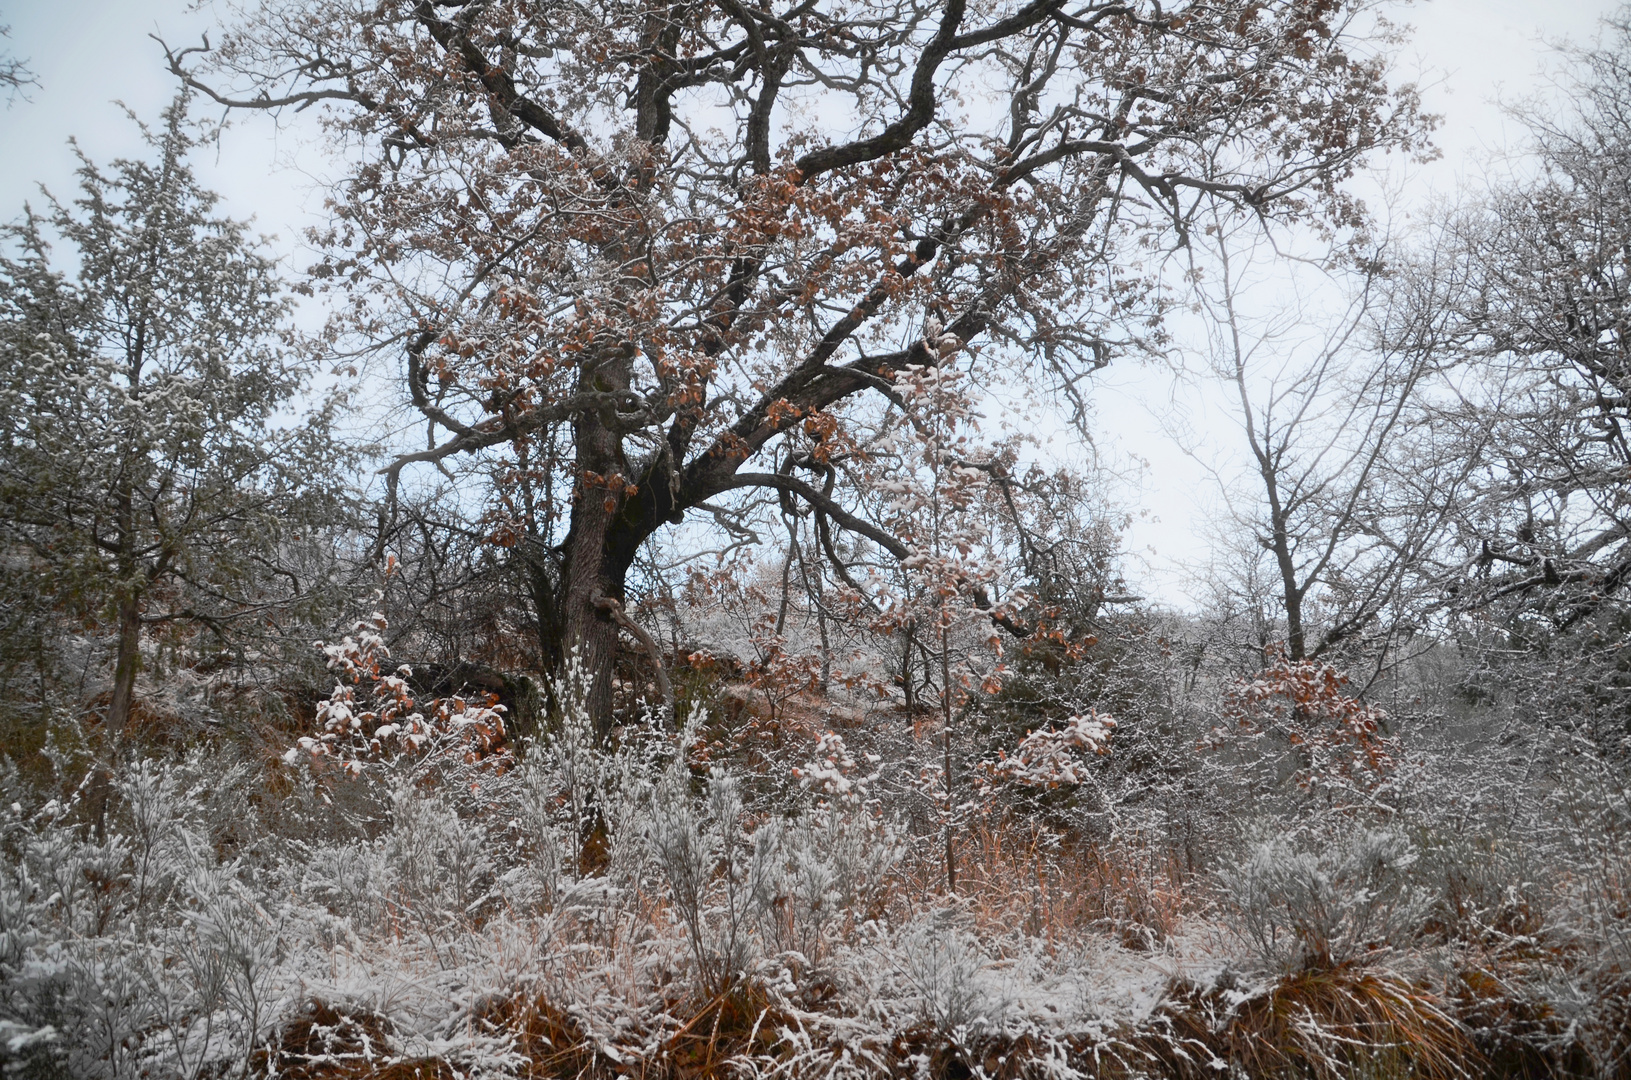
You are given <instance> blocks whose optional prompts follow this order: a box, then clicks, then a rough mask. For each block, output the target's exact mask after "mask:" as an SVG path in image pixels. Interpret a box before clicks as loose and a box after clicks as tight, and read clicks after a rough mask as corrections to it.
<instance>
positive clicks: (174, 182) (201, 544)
mask: <svg viewBox="0 0 1631 1080" xmlns="http://www.w3.org/2000/svg"><path fill="white" fill-rule="evenodd" d="M143 134H144V137H145V139H146V141H147V145H148V146H149V147H150V149H151V151H152V155H151V159H150V160H123V159H121V160H117V161H115V162H113V163H112V165H111V166H108V167H105V168H104V167H101V166H98V165H97V164H95V163H93V162H92V161H91V160H90V159H89V158H87V157H85V156H84V155H83V154H81V155H80V162H81V164H80V169H79V192H78V197H77V198H75V199H74V200H73V201H72V202H71V203H66V204H64V203H61V202H58V201H57V200H55V199H51V201H50V210H49V213H47V214H44V215H41V214H37V213H35V212H34V211H33V210H32V209H29V210H28V211H26V212H25V214H24V217H23V218H22V220H21V221H20V222H19V223H17V224H15V225H13V226H10V227H9V228H8V229H7V230H6V235H7V237H8V239H9V240H10V241H11V244H10V248H11V250H10V251H9V252H7V253H6V254H5V255H4V256H3V257H0V575H3V578H4V582H3V583H4V584H5V585H6V586H7V588H8V597H9V598H10V603H9V604H8V607H7V611H6V617H5V620H4V625H3V627H0V629H3V630H4V631H5V639H6V640H5V644H4V646H3V648H0V653H3V655H0V661H3V663H0V667H3V668H5V669H6V671H7V672H9V673H11V675H12V676H13V681H15V676H16V675H17V673H18V669H19V668H24V667H29V666H32V667H33V668H34V669H36V675H37V678H39V679H44V678H45V677H46V672H45V671H44V670H43V668H44V667H45V666H47V665H44V664H43V663H42V662H41V661H42V658H44V657H45V656H46V653H47V649H46V646H45V642H46V641H47V640H48V639H50V638H53V637H55V638H59V639H74V640H77V641H78V642H79V643H80V645H81V646H84V645H85V644H86V643H90V644H91V646H92V647H91V648H90V649H89V651H88V653H87V655H85V656H84V657H82V659H83V660H84V665H83V666H84V668H86V669H88V670H95V669H96V668H97V667H98V666H99V664H100V662H101V657H100V656H99V655H98V654H99V650H98V649H97V648H96V647H95V645H96V644H97V643H100V642H105V641H106V639H107V636H108V635H109V633H110V632H111V633H113V634H115V635H117V640H118V653H119V660H118V665H117V672H116V686H115V688H114V696H115V706H114V710H115V711H117V710H118V709H119V708H120V703H119V693H120V689H121V686H122V687H123V688H124V689H125V690H126V700H125V701H124V703H123V709H124V715H121V716H117V717H110V723H113V724H115V725H118V724H122V723H123V721H124V719H125V717H126V716H128V714H129V707H130V703H129V697H130V695H129V689H130V688H131V686H133V680H134V678H135V675H136V672H137V671H139V670H140V669H141V668H142V667H143V666H144V665H145V664H148V663H150V662H151V661H152V659H154V658H168V659H169V660H170V661H171V662H173V663H175V664H177V665H180V664H187V665H196V664H199V663H200V662H203V663H205V664H206V665H208V664H211V663H213V664H215V665H217V666H219V664H220V663H221V662H223V660H224V659H225V658H229V657H232V656H238V657H240V658H241V657H242V656H243V654H244V653H245V652H246V651H248V650H251V649H255V648H256V647H257V644H258V643H257V639H261V638H264V637H266V636H267V634H268V632H269V631H270V632H273V633H275V632H276V631H277V630H278V629H279V628H280V626H281V625H282V624H283V623H284V622H285V621H286V620H287V618H288V617H289V616H290V615H291V614H296V613H299V612H300V611H302V610H305V609H309V605H310V604H311V603H313V602H314V601H317V600H319V599H321V598H322V596H323V588H322V586H323V584H324V582H325V581H326V580H327V579H328V577H329V572H330V570H331V568H332V564H333V556H332V554H331V553H330V552H329V551H326V550H325V546H326V545H325V544H324V543H323V542H322V539H321V538H322V537H323V536H324V535H327V534H328V531H329V530H331V529H332V527H333V526H335V525H337V524H339V523H340V521H341V520H342V519H343V517H344V516H345V508H346V504H347V498H346V495H345V492H344V488H343V486H342V484H341V482H340V481H339V480H337V479H335V477H336V475H337V468H338V467H339V466H342V465H344V464H345V463H346V460H347V457H348V454H347V452H346V451H345V450H344V449H343V448H341V447H340V446H339V445H338V443H337V441H336V438H335V434H334V430H333V425H334V420H335V410H336V408H337V406H338V403H339V402H338V400H337V398H335V397H332V396H331V397H328V398H325V399H318V398H315V397H314V396H313V393H312V388H311V379H312V375H313V370H312V365H311V363H310V361H309V360H306V359H303V358H302V357H301V356H300V355H299V354H298V352H297V351H296V349H295V348H294V345H295V338H294V336H293V334H292V331H291V330H290V314H291V312H290V304H289V301H288V298H287V296H286V295H285V291H284V287H283V285H282V283H281V281H280V280H279V278H278V275H277V268H276V266H275V264H274V263H273V262H272V260H271V259H269V258H268V257H267V256H266V255H265V254H264V253H262V251H261V250H260V248H259V246H258V245H257V244H256V243H255V242H254V241H253V240H252V239H251V237H250V236H249V234H248V232H247V229H246V226H245V225H244V224H243V223H240V222H236V221H232V220H230V219H227V218H223V217H220V216H218V215H216V214H215V213H214V207H215V203H216V201H217V198H216V196H215V195H213V194H212V193H210V192H208V191H206V190H204V189H203V188H202V187H200V186H199V184H198V181H197V178H196V177H195V176H194V175H193V172H192V170H191V169H190V168H189V166H188V164H187V156H188V154H189V152H190V151H192V150H193V149H194V148H195V147H196V146H197V145H199V143H200V142H201V141H202V140H203V138H205V137H206V136H207V132H199V131H198V130H197V129H195V128H194V126H193V125H192V124H190V122H189V121H188V118H187V101H186V99H185V97H183V98H180V99H178V100H177V101H176V102H175V103H174V104H172V105H171V106H170V108H169V109H167V110H166V112H165V113H164V116H163V125H162V127H161V128H160V129H158V130H148V129H147V128H146V127H143ZM52 239H55V240H56V241H57V242H58V243H59V244H60V246H61V247H62V248H63V249H65V251H66V254H67V255H68V260H67V261H68V262H69V263H70V264H72V265H73V266H75V267H76V268H77V270H76V272H75V273H74V275H73V276H71V277H70V276H69V275H68V274H67V273H65V272H64V271H62V270H60V269H58V266H57V264H56V262H55V261H54V259H53V252H52ZM24 583H26V585H25V584H24ZM200 631H207V632H208V636H207V637H201V636H200ZM61 651H62V650H61V649H60V648H59V650H58V652H59V653H60V652H61ZM80 651H81V652H85V651H86V649H85V648H83V647H82V648H81V649H80ZM3 677H6V676H3V675H0V678H3ZM92 689H94V684H93V686H92Z"/></svg>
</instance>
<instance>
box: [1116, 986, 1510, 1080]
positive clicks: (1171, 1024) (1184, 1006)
mask: <svg viewBox="0 0 1631 1080" xmlns="http://www.w3.org/2000/svg"><path fill="white" fill-rule="evenodd" d="M1132 1041H1133V1043H1134V1045H1136V1046H1138V1047H1139V1048H1140V1049H1141V1050H1143V1051H1144V1052H1145V1053H1146V1054H1147V1055H1148V1056H1149V1057H1151V1058H1153V1059H1155V1060H1158V1061H1159V1062H1160V1063H1161V1065H1162V1069H1161V1071H1162V1072H1163V1073H1164V1074H1165V1075H1169V1076H1174V1077H1182V1078H1190V1077H1197V1078H1198V1077H1202V1076H1206V1077H1213V1076H1217V1075H1220V1074H1223V1073H1224V1072H1225V1070H1232V1071H1233V1072H1234V1073H1236V1074H1244V1075H1246V1076H1250V1077H1254V1078H1258V1077H1261V1078H1271V1077H1298V1078H1309V1080H1352V1078H1355V1077H1378V1078H1381V1077H1405V1076H1408V1077H1420V1078H1424V1080H1452V1078H1460V1077H1472V1076H1482V1075H1485V1066H1486V1061H1485V1059H1484V1057H1483V1055H1482V1054H1481V1053H1480V1052H1479V1050H1478V1048H1477V1047H1476V1046H1475V1045H1474V1044H1473V1043H1472V1041H1471V1040H1470V1039H1469V1038H1468V1036H1467V1034H1466V1032H1465V1031H1464V1030H1463V1029H1462V1027H1461V1025H1460V1024H1458V1023H1457V1022H1456V1021H1455V1019H1454V1018H1452V1017H1451V1016H1450V1015H1449V1014H1448V1013H1446V1012H1445V1011H1444V1009H1443V1008H1442V1006H1441V1004H1440V1002H1439V1000H1438V999H1437V998H1436V997H1435V996H1434V995H1432V994H1430V993H1428V992H1426V991H1425V990H1423V989H1421V988H1420V987H1417V986H1413V985H1411V984H1410V983H1407V982H1405V981H1404V980H1402V979H1400V978H1399V977H1397V976H1395V975H1391V974H1387V973H1381V972H1375V971H1368V970H1365V969H1363V968H1359V967H1356V966H1342V967H1338V968H1335V969H1333V970H1329V971H1307V972H1300V973H1298V974H1296V975H1292V976H1288V977H1286V978H1284V979H1281V980H1279V981H1278V982H1276V983H1274V984H1273V985H1272V986H1270V987H1267V988H1265V989H1262V990H1258V991H1255V992H1245V991H1242V990H1239V989H1237V988H1235V987H1231V986H1228V985H1218V986H1213V987H1208V988H1200V987H1195V986H1188V987H1180V988H1178V990H1177V992H1176V993H1175V995H1174V997H1173V999H1172V1000H1171V1001H1170V1002H1169V1003H1168V1004H1167V1005H1165V1006H1163V1008H1162V1009H1161V1010H1160V1012H1159V1013H1158V1014H1157V1016H1156V1017H1155V1018H1154V1021H1153V1024H1152V1030H1149V1031H1148V1032H1146V1033H1141V1034H1140V1035H1139V1036H1137V1037H1136V1038H1135V1039H1134V1040H1132Z"/></svg>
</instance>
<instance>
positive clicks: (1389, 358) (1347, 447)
mask: <svg viewBox="0 0 1631 1080" xmlns="http://www.w3.org/2000/svg"><path fill="white" fill-rule="evenodd" d="M1209 235H1211V236H1213V237H1214V238H1215V239H1216V244H1215V247H1214V249H1213V251H1214V254H1215V259H1214V260H1213V265H1212V266H1211V267H1209V268H1207V270H1209V271H1210V272H1203V271H1202V270H1201V269H1200V268H1199V267H1197V269H1196V272H1195V277H1196V279H1197V286H1196V293H1197V296H1198V297H1199V298H1200V304H1201V308H1202V311H1203V313H1204V315H1205V316H1206V319H1207V322H1206V329H1207V334H1208V339H1209V342H1210V352H1211V356H1210V362H1211V366H1212V369H1213V373H1214V374H1215V376H1216V377H1217V378H1218V379H1219V380H1221V381H1222V382H1223V383H1224V385H1226V386H1227V387H1228V392H1229V394H1230V396H1231V397H1232V398H1233V400H1234V411H1235V417H1236V419H1237V420H1238V422H1239V425H1240V432H1241V435H1242V436H1243V438H1244V442H1245V449H1246V450H1247V451H1248V452H1249V454H1250V470H1251V480H1250V481H1248V482H1247V483H1246V484H1245V485H1244V488H1245V490H1246V491H1247V492H1248V493H1249V494H1247V495H1246V496H1245V503H1246V506H1245V508H1243V509H1238V510H1237V511H1236V513H1237V516H1238V520H1239V522H1240V524H1241V525H1242V527H1243V528H1244V529H1245V530H1246V534H1247V547H1248V549H1249V550H1247V551H1246V552H1245V553H1244V554H1243V555H1242V556H1241V559H1240V562H1241V564H1242V566H1241V568H1240V571H1239V573H1240V577H1239V580H1238V584H1237V587H1236V591H1237V592H1240V593H1241V596H1240V599H1242V600H1244V601H1245V602H1246V606H1247V607H1248V608H1250V607H1253V606H1255V605H1257V604H1260V603H1262V602H1264V601H1267V602H1269V603H1271V604H1272V605H1273V610H1274V612H1275V614H1274V615H1273V616H1272V617H1271V618H1269V619H1268V620H1267V621H1265V619H1264V618H1263V617H1262V616H1257V617H1255V618H1254V619H1253V620H1252V625H1253V626H1254V627H1255V631H1256V637H1257V638H1258V639H1259V640H1258V642H1257V644H1258V645H1259V647H1260V648H1261V647H1262V646H1264V645H1268V644H1269V643H1270V642H1269V641H1268V640H1267V639H1268V636H1269V635H1270V634H1271V633H1272V631H1271V627H1277V628H1279V630H1280V632H1283V647H1284V651H1285V657H1286V659H1288V660H1290V661H1292V662H1294V663H1295V662H1299V661H1303V660H1314V659H1320V658H1323V657H1327V656H1329V655H1330V654H1332V653H1333V652H1336V651H1338V650H1341V649H1344V648H1345V647H1347V648H1350V650H1353V649H1357V650H1358V651H1359V652H1363V653H1366V654H1367V658H1368V659H1373V660H1375V661H1376V662H1377V664H1378V666H1379V667H1380V665H1381V664H1382V663H1384V662H1385V660H1386V658H1387V656H1388V653H1389V649H1390V646H1391V645H1392V644H1393V642H1394V640H1395V638H1396V637H1397V636H1398V635H1399V634H1401V633H1404V634H1408V633H1409V632H1410V630H1411V629H1412V628H1413V626H1414V620H1413V619H1412V617H1411V615H1410V613H1409V609H1410V608H1411V606H1412V605H1413V604H1416V603H1418V602H1419V601H1420V599H1421V596H1422V594H1421V581H1422V575H1423V573H1424V572H1425V571H1426V570H1427V568H1428V567H1429V566H1431V565H1432V564H1433V556H1434V553H1435V549H1436V546H1437V544H1438V542H1439V541H1440V539H1441V538H1442V537H1443V536H1444V535H1445V532H1446V530H1447V528H1448V527H1449V526H1450V523H1451V521H1452V518H1451V511H1452V509H1453V508H1454V507H1456V506H1457V505H1458V504H1459V500H1460V493H1459V489H1460V486H1461V484H1462V483H1463V481H1464V479H1465V472H1466V466H1465V464H1464V463H1465V460H1466V458H1465V457H1464V456H1463V455H1461V454H1459V453H1458V454H1457V455H1454V456H1445V455H1443V454H1440V453H1438V450H1439V447H1437V446H1436V444H1434V443H1433V441H1432V440H1431V439H1424V435H1425V434H1426V433H1427V432H1426V429H1424V428H1423V427H1421V426H1420V425H1419V424H1417V423H1416V420H1417V418H1418V416H1419V413H1420V405H1421V401H1420V399H1421V398H1422V391H1423V389H1424V381H1425V380H1428V379H1429V378H1431V376H1432V375H1433V374H1434V373H1435V371H1436V357H1435V353H1434V350H1433V348H1432V344H1433V343H1434V342H1435V341H1436V340H1437V339H1436V338H1434V337H1433V336H1432V335H1431V334H1429V333H1426V332H1425V331H1424V330H1423V328H1420V327H1418V328H1416V333H1415V334H1414V335H1407V334H1392V335H1390V334H1389V333H1388V324H1389V320H1390V319H1396V318H1399V317H1402V316H1403V315H1404V313H1406V312H1413V311H1417V310H1419V309H1417V308H1413V307H1411V306H1410V305H1409V304H1406V303H1404V302H1403V297H1402V296H1396V295H1395V289H1394V288H1393V287H1392V286H1391V285H1390V284H1389V283H1387V282H1386V280H1385V277H1384V275H1385V272H1386V271H1385V267H1384V264H1383V263H1382V261H1381V260H1380V258H1374V257H1373V258H1370V259H1367V260H1364V261H1362V262H1361V263H1360V264H1359V265H1358V266H1357V267H1354V268H1353V269H1352V273H1351V275H1350V276H1347V277H1346V278H1345V279H1343V280H1337V279H1335V278H1333V277H1330V276H1327V275H1326V274H1325V273H1324V272H1319V273H1318V277H1319V284H1320V285H1322V286H1324V287H1325V289H1326V290H1327V291H1333V290H1337V291H1342V292H1344V293H1345V294H1346V295H1345V300H1344V302H1343V303H1342V305H1341V306H1340V310H1335V311H1330V312H1326V313H1321V312H1319V311H1317V310H1316V309H1315V308H1313V307H1312V306H1311V305H1310V304H1309V303H1306V302H1304V301H1302V300H1300V299H1298V300H1293V301H1291V302H1289V303H1288V302H1285V301H1283V300H1282V301H1280V302H1279V303H1278V304H1277V305H1276V307H1275V308H1274V309H1270V310H1266V311H1264V310H1261V309H1259V308H1258V305H1260V304H1262V299H1261V293H1262V292H1264V291H1265V290H1266V289H1268V288H1271V287H1272V288H1273V289H1274V291H1275V292H1276V293H1278V294H1280V295H1281V296H1283V295H1285V294H1286V293H1287V291H1288V290H1289V291H1292V292H1295V288H1294V286H1295V282H1296V279H1297V276H1298V275H1297V274H1296V273H1295V272H1294V271H1293V270H1291V269H1289V268H1288V267H1287V265H1286V262H1285V260H1283V259H1279V260H1277V261H1276V262H1274V263H1273V264H1271V265H1270V267H1269V273H1268V275H1267V277H1263V276H1261V274H1262V271H1263V269H1264V265H1265V260H1263V258H1262V257H1261V256H1262V251H1261V248H1262V247H1264V246H1265V244H1266V240H1265V238H1263V237H1262V235H1261V234H1260V233H1258V232H1257V231H1255V230H1253V229H1250V228H1249V227H1248V228H1242V229H1230V228H1229V227H1228V226H1227V225H1226V224H1225V223H1223V222H1219V223H1217V224H1216V226H1215V227H1214V229H1212V230H1210V233H1209ZM1305 269H1311V268H1307V267H1305ZM1410 299H1411V300H1414V301H1419V300H1420V299H1421V298H1420V297H1415V296H1412V297H1410ZM1390 341H1392V342H1393V343H1392V344H1389V342H1390ZM1461 449H1464V448H1458V451H1459V450H1461ZM1221 478H1222V477H1221V476H1220V479H1221ZM1261 559H1266V560H1267V563H1268V565H1267V566H1266V567H1265V566H1261V565H1260V563H1259V560H1261ZM1237 606H1238V605H1237ZM1273 636H1274V637H1275V638H1279V636H1280V634H1279V633H1274V635H1273Z"/></svg>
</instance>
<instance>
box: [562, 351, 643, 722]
mask: <svg viewBox="0 0 1631 1080" xmlns="http://www.w3.org/2000/svg"><path fill="white" fill-rule="evenodd" d="M630 362H631V357H630V356H628V355H626V354H625V353H623V352H620V353H618V354H616V355H614V356H612V357H610V358H609V359H607V360H606V361H604V362H602V363H600V364H598V365H593V366H586V367H585V370H584V374H583V378H582V380H581V381H582V384H583V387H584V389H586V390H587V389H594V390H598V391H617V390H624V389H627V388H628V385H629V367H630ZM574 427H575V428H576V431H575V436H576V443H577V466H578V476H577V481H576V483H575V485H574V491H573V501H572V527H571V529H570V530H569V531H568V533H567V537H566V542H565V545H564V546H565V558H564V560H563V561H562V565H561V580H560V585H559V587H558V589H557V591H556V597H557V600H558V602H559V610H560V626H561V638H560V640H561V654H560V664H561V666H562V669H563V670H564V668H565V667H566V665H569V664H571V663H573V661H574V660H575V661H576V662H577V663H578V665H579V667H580V670H581V674H582V678H583V680H584V683H585V690H586V700H585V701H584V702H583V703H582V704H583V706H584V707H586V708H587V709H588V711H589V716H590V719H591V720H592V721H593V723H594V731H595V738H596V739H597V740H598V741H600V742H605V740H606V739H607V738H608V737H609V736H610V735H611V730H612V722H613V717H612V675H613V670H614V668H615V666H616V662H617V634H618V626H617V622H616V621H615V620H614V619H613V617H612V615H611V613H610V611H608V610H607V607H606V605H605V604H603V603H602V602H601V601H602V600H606V599H610V600H616V601H617V602H618V603H622V601H623V583H624V579H625V578H626V576H627V574H628V569H629V566H630V565H631V564H632V563H633V561H634V553H635V551H636V550H638V548H639V543H640V541H641V540H643V539H645V535H646V533H645V532H642V531H641V530H640V528H639V525H640V522H639V520H637V519H640V518H641V516H642V515H641V513H640V505H639V502H638V501H634V500H630V499H628V498H627V489H626V488H625V486H624V485H625V484H627V483H628V481H627V476H628V472H629V469H628V462H627V461H626V460H625V459H624V457H623V449H622V440H621V439H620V438H619V437H618V435H617V433H616V432H615V431H612V430H611V429H610V428H608V426H607V424H606V423H605V422H604V421H603V420H602V418H601V417H600V416H598V415H596V414H594V413H584V414H582V415H580V416H579V417H578V419H577V421H576V422H575V424H574ZM636 533H638V535H637V536H636V535H634V534H636ZM631 538H632V542H631Z"/></svg>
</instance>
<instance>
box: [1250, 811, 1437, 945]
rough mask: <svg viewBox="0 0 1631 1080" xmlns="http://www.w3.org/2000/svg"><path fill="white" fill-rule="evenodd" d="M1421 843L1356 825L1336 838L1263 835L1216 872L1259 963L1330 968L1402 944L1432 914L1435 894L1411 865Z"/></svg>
mask: <svg viewBox="0 0 1631 1080" xmlns="http://www.w3.org/2000/svg"><path fill="white" fill-rule="evenodd" d="M1415 861H1416V851H1415V848H1414V846H1413V845H1412V844H1411V842H1410V840H1409V839H1408V838H1407V837H1406V836H1405V835H1404V834H1403V833H1402V832H1399V831H1397V830H1394V829H1387V828H1366V827H1362V826H1355V827H1353V829H1352V831H1349V832H1344V833H1340V834H1339V835H1336V836H1333V837H1320V836H1311V837H1306V838H1303V839H1301V840H1299V839H1297V838H1295V837H1294V836H1291V835H1286V834H1284V833H1281V834H1277V835H1271V836H1266V837H1260V838H1257V839H1255V840H1253V841H1252V842H1251V843H1249V844H1248V845H1247V848H1246V851H1245V853H1244V855H1243V856H1242V857H1240V858H1239V859H1238V860H1236V861H1233V862H1228V863H1225V864H1224V865H1223V866H1221V867H1220V868H1219V871H1218V887H1219V890H1220V893H1221V896H1222V898H1223V902H1224V905H1225V907H1226V908H1227V909H1228V910H1229V912H1230V913H1231V914H1232V916H1233V921H1234V923H1235V925H1236V927H1237V929H1238V930H1239V931H1240V932H1241V933H1242V935H1243V936H1244V937H1245V938H1246V940H1247V941H1248V942H1249V943H1250V944H1251V946H1252V947H1253V950H1254V952H1255V957H1254V959H1255V960H1256V961H1257V962H1258V963H1259V964H1261V965H1263V966H1265V967H1269V968H1274V969H1279V970H1281V971H1286V972H1291V971H1299V970H1307V969H1329V968H1332V967H1335V966H1337V965H1341V964H1346V963H1350V962H1352V961H1355V960H1362V959H1367V958H1370V957H1372V956H1373V955H1374V954H1378V953H1380V952H1381V951H1382V950H1384V949H1386V948H1388V947H1390V946H1392V945H1396V944H1400V943H1402V942H1403V941H1404V940H1405V939H1406V937H1407V936H1408V935H1410V934H1412V933H1413V932H1414V931H1415V930H1416V929H1417V928H1418V927H1419V926H1420V925H1421V922H1422V920H1423V919H1424V918H1425V917H1426V914H1427V911H1428V898H1427V896H1426V895H1425V894H1424V893H1423V892H1421V891H1420V890H1417V889H1415V888H1413V887H1412V885H1411V883H1410V880H1409V877H1408V874H1407V873H1406V871H1408V870H1409V868H1410V867H1411V866H1412V865H1413V864H1414V863H1415Z"/></svg>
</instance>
